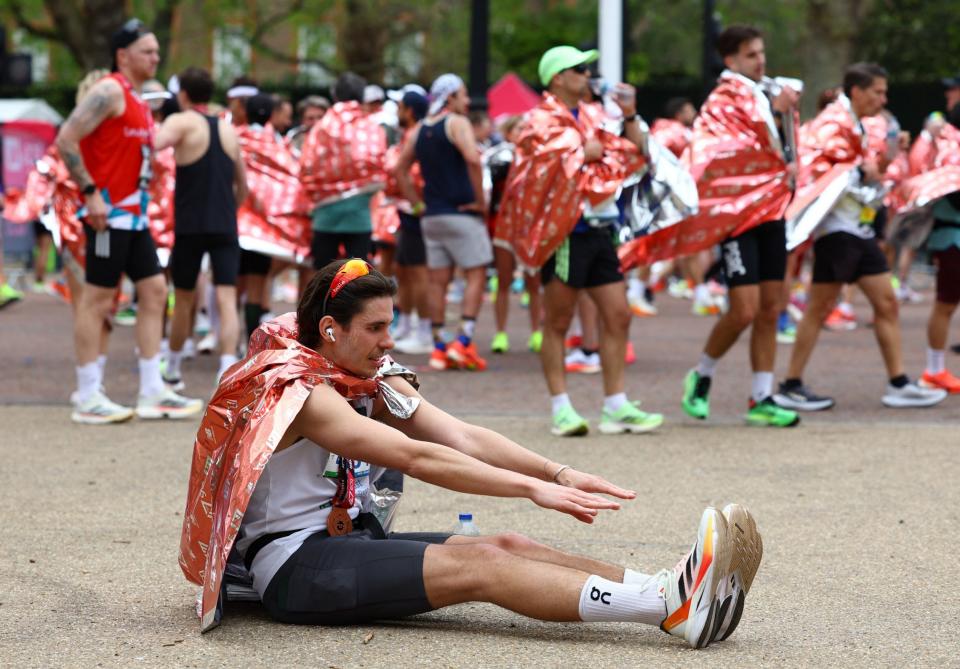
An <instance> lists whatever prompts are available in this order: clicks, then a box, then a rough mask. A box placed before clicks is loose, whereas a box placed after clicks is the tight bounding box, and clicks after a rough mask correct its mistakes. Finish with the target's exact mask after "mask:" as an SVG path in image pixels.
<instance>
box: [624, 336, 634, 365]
mask: <svg viewBox="0 0 960 669" xmlns="http://www.w3.org/2000/svg"><path fill="white" fill-rule="evenodd" d="M623 361H624V362H625V363H626V364H628V365H632V364H633V363H635V362H636V361H637V352H636V351H634V350H633V342H632V341H628V342H627V353H626V355H624V356H623Z"/></svg>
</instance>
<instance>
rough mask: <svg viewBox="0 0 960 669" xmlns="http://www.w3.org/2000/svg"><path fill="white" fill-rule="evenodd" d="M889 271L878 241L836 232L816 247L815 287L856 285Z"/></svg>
mask: <svg viewBox="0 0 960 669" xmlns="http://www.w3.org/2000/svg"><path fill="white" fill-rule="evenodd" d="M889 271H890V267H889V266H888V265H887V258H886V256H884V255H883V251H881V250H880V245H879V244H878V243H877V240H876V239H864V238H863V237H858V236H857V235H853V234H850V233H849V232H832V233H830V234H829V235H824V236H823V237H821V238H820V239H818V240H817V241H815V242H814V243H813V282H814V283H855V282H856V281H857V279H859V278H860V277H863V276H870V275H871V274H883V273H884V272H889Z"/></svg>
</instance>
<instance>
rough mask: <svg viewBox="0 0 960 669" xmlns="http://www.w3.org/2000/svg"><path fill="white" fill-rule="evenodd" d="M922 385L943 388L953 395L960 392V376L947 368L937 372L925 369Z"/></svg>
mask: <svg viewBox="0 0 960 669" xmlns="http://www.w3.org/2000/svg"><path fill="white" fill-rule="evenodd" d="M920 385H921V386H922V387H924V388H942V389H943V390H946V391H947V392H948V393H950V394H951V395H956V394H957V393H960V378H957V377H956V376H954V375H953V374H951V373H950V372H949V370H946V369H942V370H940V371H939V372H937V373H936V374H934V373H933V372H930V371H924V373H923V376H921V377H920Z"/></svg>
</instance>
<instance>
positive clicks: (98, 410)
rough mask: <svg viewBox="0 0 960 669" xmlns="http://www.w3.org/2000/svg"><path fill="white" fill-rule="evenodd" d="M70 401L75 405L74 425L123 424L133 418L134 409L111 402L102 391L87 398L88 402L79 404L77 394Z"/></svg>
mask: <svg viewBox="0 0 960 669" xmlns="http://www.w3.org/2000/svg"><path fill="white" fill-rule="evenodd" d="M70 399H71V401H73V403H74V409H73V413H71V414H70V420H72V421H73V422H74V423H82V424H83V425H107V424H109V423H122V422H124V421H127V420H130V419H131V418H133V409H131V408H130V407H125V406H120V405H119V404H117V403H116V402H111V401H110V398H109V397H107V396H106V395H105V394H104V393H103V391H101V390H98V391H97V392H95V393H94V394H93V395H91V396H90V397H89V398H87V401H86V402H77V401H76V400H77V399H79V398H78V397H77V396H76V393H74V394H72V395H71V396H70Z"/></svg>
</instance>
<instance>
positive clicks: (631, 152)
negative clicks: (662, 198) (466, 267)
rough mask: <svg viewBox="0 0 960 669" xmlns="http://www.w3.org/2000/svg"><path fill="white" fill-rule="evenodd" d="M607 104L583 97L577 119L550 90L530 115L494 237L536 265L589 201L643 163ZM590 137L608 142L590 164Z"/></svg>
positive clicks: (606, 194) (613, 190) (611, 192)
mask: <svg viewBox="0 0 960 669" xmlns="http://www.w3.org/2000/svg"><path fill="white" fill-rule="evenodd" d="M605 121H606V117H605V116H604V114H603V110H602V109H601V108H600V107H599V106H596V105H585V104H581V105H580V107H579V120H578V119H575V118H574V117H573V114H571V113H570V110H569V109H567V108H566V107H565V106H564V105H563V103H561V102H560V100H558V99H557V98H556V97H555V96H553V95H551V94H550V93H544V95H543V100H542V101H541V102H540V104H539V105H538V106H537V107H536V108H535V109H533V110H531V111H530V113H529V115H528V116H527V118H526V119H525V121H524V124H523V129H522V130H521V133H520V137H519V139H518V141H517V143H516V156H515V158H514V162H513V165H512V166H511V167H510V172H509V174H508V175H507V184H506V187H505V189H504V193H503V199H502V201H501V204H500V211H499V213H498V216H499V220H498V222H497V224H496V239H495V240H494V241H495V243H497V244H498V245H500V246H505V247H507V248H510V249H512V250H513V252H514V254H515V255H516V257H517V260H518V262H519V263H520V264H521V265H523V266H524V267H525V268H526V269H528V270H532V269H536V268H538V267H540V266H542V265H543V264H544V263H545V262H546V261H547V260H548V259H549V258H550V256H551V255H553V253H554V251H555V250H556V249H557V247H558V246H559V245H560V244H561V243H562V242H563V240H564V239H566V237H567V236H568V235H569V234H570V232H571V231H572V230H573V228H574V226H575V225H576V224H577V221H578V220H579V219H580V216H581V215H582V213H583V209H584V206H585V205H586V204H591V205H598V204H600V203H602V202H604V201H606V200H609V199H610V198H612V197H614V196H615V195H616V194H617V192H618V191H619V189H620V186H621V185H622V183H623V181H624V179H626V178H627V177H628V176H629V175H631V174H633V173H634V172H636V171H637V170H639V169H640V168H641V167H642V166H643V156H642V155H641V153H640V151H639V149H637V147H636V146H635V145H634V144H633V143H632V142H629V141H628V140H626V139H623V138H621V137H619V136H617V135H615V134H613V133H611V132H608V131H607V130H604V129H603V127H602V125H603V123H604V122H605ZM588 139H597V140H599V141H600V142H601V143H602V144H603V158H602V159H601V160H598V161H595V162H591V163H586V162H584V159H583V145H584V142H585V141H586V140H588Z"/></svg>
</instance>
